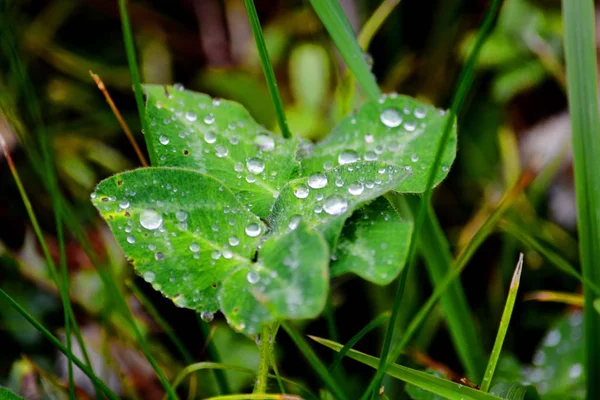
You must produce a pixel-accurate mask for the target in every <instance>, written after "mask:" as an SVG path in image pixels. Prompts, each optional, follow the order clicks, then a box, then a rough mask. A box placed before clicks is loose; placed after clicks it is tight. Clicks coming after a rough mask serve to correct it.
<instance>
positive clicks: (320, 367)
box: [281, 322, 347, 400]
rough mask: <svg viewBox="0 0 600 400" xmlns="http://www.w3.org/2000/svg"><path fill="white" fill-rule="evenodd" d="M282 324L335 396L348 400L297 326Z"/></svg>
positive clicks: (340, 399) (341, 399) (339, 399)
mask: <svg viewBox="0 0 600 400" xmlns="http://www.w3.org/2000/svg"><path fill="white" fill-rule="evenodd" d="M281 326H282V327H283V329H284V330H285V331H286V332H287V334H288V335H289V336H290V338H291V339H292V340H293V341H294V343H295V344H296V346H297V347H298V349H300V352H301V353H302V354H303V355H304V357H305V358H306V359H307V360H308V362H309V363H310V365H311V366H312V367H313V369H314V370H315V371H316V372H317V374H319V377H320V378H321V380H323V382H324V383H325V385H326V386H327V387H328V388H329V390H330V391H331V393H333V395H334V396H335V398H336V399H338V400H346V399H347V397H346V394H345V393H344V391H343V390H342V388H341V387H340V386H339V384H338V383H337V382H336V381H335V380H334V379H333V377H332V376H331V374H330V373H329V371H327V367H326V366H325V365H324V364H323V362H322V361H321V360H319V357H317V355H316V354H315V352H314V351H313V349H311V347H310V346H309V344H308V343H307V342H306V340H305V339H304V338H303V337H302V335H301V334H300V333H298V331H296V328H294V327H293V326H292V325H290V324H288V323H287V322H284V323H282V324H281Z"/></svg>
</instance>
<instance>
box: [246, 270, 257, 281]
mask: <svg viewBox="0 0 600 400" xmlns="http://www.w3.org/2000/svg"><path fill="white" fill-rule="evenodd" d="M246 279H247V280H248V282H250V283H251V284H255V283H256V282H258V281H259V280H260V276H259V275H258V272H256V271H250V272H248V273H247V274H246Z"/></svg>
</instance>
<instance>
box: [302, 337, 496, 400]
mask: <svg viewBox="0 0 600 400" xmlns="http://www.w3.org/2000/svg"><path fill="white" fill-rule="evenodd" d="M312 339H313V340H315V341H316V342H317V343H319V344H322V345H323V346H326V347H329V348H330V349H332V350H335V351H340V350H341V349H342V348H343V346H342V345H341V344H340V343H335V342H332V341H331V340H327V339H321V338H316V337H313V338H312ZM348 357H350V358H352V359H354V360H357V361H359V362H361V363H363V364H365V365H368V366H369V367H372V368H377V366H378V364H379V359H378V358H377V357H373V356H370V355H368V354H365V353H361V352H360V351H356V350H350V351H349V352H348ZM387 374H388V375H390V376H392V377H394V378H396V379H400V380H401V381H404V382H406V383H410V384H412V385H414V386H417V387H419V388H421V389H423V390H426V391H428V392H431V393H434V394H437V395H439V396H442V397H444V398H447V399H451V400H499V399H500V398H499V397H496V396H493V395H491V394H488V393H484V392H482V391H480V390H476V389H473V388H471V387H468V386H465V385H461V384H459V383H455V382H452V381H448V380H445V379H442V378H439V377H436V376H433V375H430V374H428V373H426V372H423V371H418V370H415V369H412V368H408V367H404V366H402V365H398V364H393V365H391V366H390V368H389V369H388V370H387Z"/></svg>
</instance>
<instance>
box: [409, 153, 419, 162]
mask: <svg viewBox="0 0 600 400" xmlns="http://www.w3.org/2000/svg"><path fill="white" fill-rule="evenodd" d="M410 161H412V162H417V161H419V156H418V155H417V154H413V155H412V156H410Z"/></svg>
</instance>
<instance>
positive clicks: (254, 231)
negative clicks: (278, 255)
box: [244, 222, 262, 237]
mask: <svg viewBox="0 0 600 400" xmlns="http://www.w3.org/2000/svg"><path fill="white" fill-rule="evenodd" d="M244 231H245V232H246V235H248V236H250V237H257V236H258V235H260V233H261V231H262V228H261V227H260V225H259V224H257V223H256V222H251V223H250V224H248V226H246V228H245V229H244Z"/></svg>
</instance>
